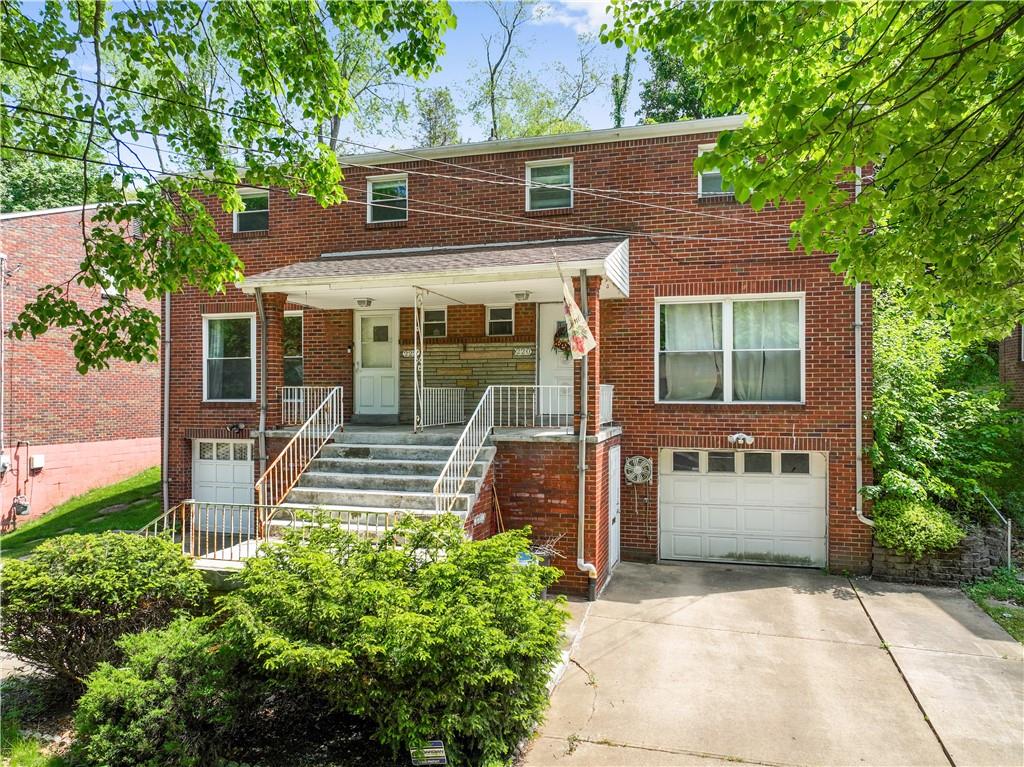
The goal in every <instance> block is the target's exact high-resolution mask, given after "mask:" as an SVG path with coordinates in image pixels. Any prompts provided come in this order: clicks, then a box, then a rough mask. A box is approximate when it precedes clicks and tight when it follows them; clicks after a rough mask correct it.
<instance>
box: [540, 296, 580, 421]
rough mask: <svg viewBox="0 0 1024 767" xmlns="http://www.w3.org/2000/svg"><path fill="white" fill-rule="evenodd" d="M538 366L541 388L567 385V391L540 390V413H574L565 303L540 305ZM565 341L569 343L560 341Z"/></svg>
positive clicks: (571, 368)
mask: <svg viewBox="0 0 1024 767" xmlns="http://www.w3.org/2000/svg"><path fill="white" fill-rule="evenodd" d="M537 327H538V330H537V364H538V366H539V371H538V375H537V378H538V382H539V383H540V385H541V386H565V387H568V388H567V389H541V390H540V394H539V396H540V400H541V401H540V411H541V412H542V413H544V414H546V415H569V414H571V413H572V386H573V377H572V376H573V361H572V357H571V356H570V355H568V354H567V353H566V351H565V349H567V348H568V341H567V339H568V336H567V334H566V328H565V311H564V310H563V309H562V304H561V303H557V304H539V305H538V306H537ZM563 340H565V341H566V343H565V344H562V343H561V342H562V341H563Z"/></svg>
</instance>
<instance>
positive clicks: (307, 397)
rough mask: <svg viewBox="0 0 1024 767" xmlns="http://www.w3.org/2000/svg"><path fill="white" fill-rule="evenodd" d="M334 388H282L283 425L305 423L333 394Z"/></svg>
mask: <svg viewBox="0 0 1024 767" xmlns="http://www.w3.org/2000/svg"><path fill="white" fill-rule="evenodd" d="M333 388H334V387H333V386H282V387H281V425H282V426H295V425H296V424H300V423H305V422H306V419H308V418H309V417H310V416H311V415H313V411H314V410H316V409H317V407H319V405H320V403H321V402H323V401H324V399H326V398H327V395H328V394H330V393H331V390H332V389H333Z"/></svg>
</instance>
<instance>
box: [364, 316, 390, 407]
mask: <svg viewBox="0 0 1024 767" xmlns="http://www.w3.org/2000/svg"><path fill="white" fill-rule="evenodd" d="M397 336H398V312H357V313H356V316H355V360H354V364H355V388H356V396H355V412H356V413H359V414H362V415H395V414H397V413H398V337H397Z"/></svg>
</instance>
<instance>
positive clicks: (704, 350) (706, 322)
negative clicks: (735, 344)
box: [661, 303, 723, 400]
mask: <svg viewBox="0 0 1024 767" xmlns="http://www.w3.org/2000/svg"><path fill="white" fill-rule="evenodd" d="M661 313H662V314H661V321H662V339H661V343H662V353H661V398H662V399H666V400H720V399H722V369H723V355H722V304H720V303H707V304H666V305H663V306H662V307H661Z"/></svg>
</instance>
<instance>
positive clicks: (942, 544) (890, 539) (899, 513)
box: [874, 498, 966, 559]
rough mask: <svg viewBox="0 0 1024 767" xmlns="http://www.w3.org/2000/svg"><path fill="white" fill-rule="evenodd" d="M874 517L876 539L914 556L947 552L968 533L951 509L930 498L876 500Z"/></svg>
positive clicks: (915, 557) (886, 545) (900, 551)
mask: <svg viewBox="0 0 1024 767" xmlns="http://www.w3.org/2000/svg"><path fill="white" fill-rule="evenodd" d="M874 520H875V540H876V541H878V543H879V544H880V545H881V546H885V547H886V548H887V549H893V550H895V551H898V552H899V553H901V554H907V555H909V556H911V557H913V558H914V559H920V558H921V557H922V556H924V555H925V554H928V553H930V552H933V551H948V550H949V549H952V548H953V547H954V546H956V545H957V544H958V543H960V541H962V540H963V538H964V535H966V533H965V532H964V530H963V528H961V527H960V525H959V524H957V522H956V520H955V519H953V517H952V515H950V513H949V512H948V511H946V510H945V509H943V508H942V507H940V506H937V505H935V504H934V503H930V502H928V501H919V500H912V499H909V498H886V499H884V500H881V501H877V502H876V503H875V513H874Z"/></svg>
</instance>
